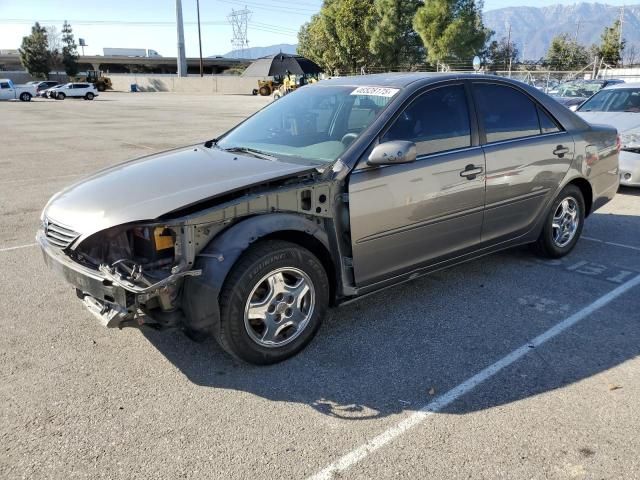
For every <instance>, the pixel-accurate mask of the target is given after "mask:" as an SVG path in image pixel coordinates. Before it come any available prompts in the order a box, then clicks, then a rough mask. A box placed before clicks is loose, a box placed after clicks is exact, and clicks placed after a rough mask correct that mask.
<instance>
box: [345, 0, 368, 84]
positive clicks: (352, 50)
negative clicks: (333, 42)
mask: <svg viewBox="0 0 640 480" xmlns="http://www.w3.org/2000/svg"><path fill="white" fill-rule="evenodd" d="M372 14H373V3H372V2H370V1H362V0H341V1H339V2H337V4H336V10H335V29H336V36H337V38H338V42H339V46H340V48H339V51H338V56H339V57H340V59H341V61H342V62H341V63H342V64H343V66H344V67H347V68H350V69H351V72H357V70H358V68H359V67H366V66H369V65H371V64H372V63H374V62H373V56H372V55H371V50H370V49H369V42H370V40H371V37H370V32H369V30H368V29H367V23H368V22H369V17H371V15H372Z"/></svg>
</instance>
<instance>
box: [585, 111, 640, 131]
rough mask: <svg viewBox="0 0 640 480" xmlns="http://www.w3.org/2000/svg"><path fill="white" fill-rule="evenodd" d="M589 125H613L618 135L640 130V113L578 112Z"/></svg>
mask: <svg viewBox="0 0 640 480" xmlns="http://www.w3.org/2000/svg"><path fill="white" fill-rule="evenodd" d="M576 113H577V114H578V115H580V116H581V117H582V118H584V119H585V120H586V121H587V122H589V123H601V124H605V125H611V126H613V127H615V128H617V129H618V133H625V132H628V131H629V130H637V129H640V113H634V112H580V111H577V112H576Z"/></svg>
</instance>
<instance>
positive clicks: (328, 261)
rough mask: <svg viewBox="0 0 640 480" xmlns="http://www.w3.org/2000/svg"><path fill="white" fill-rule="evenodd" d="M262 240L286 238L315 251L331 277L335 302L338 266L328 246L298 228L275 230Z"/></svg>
mask: <svg viewBox="0 0 640 480" xmlns="http://www.w3.org/2000/svg"><path fill="white" fill-rule="evenodd" d="M260 240H284V241H287V242H291V243H295V244H297V245H300V246H301V247H302V248H306V249H307V250H309V251H310V252H311V253H313V254H314V255H315V256H316V257H317V258H318V260H320V263H322V266H323V267H324V270H325V272H327V278H328V279H329V288H330V292H329V294H330V296H329V298H330V299H331V303H332V304H334V302H335V299H336V283H337V280H336V279H337V276H336V268H335V264H334V263H333V258H332V257H331V253H329V251H328V250H327V248H326V247H325V246H324V245H323V244H322V242H320V240H318V239H317V238H315V237H314V236H312V235H309V234H306V233H304V232H300V231H297V230H283V231H279V232H273V233H270V234H269V235H266V236H264V237H262V238H261V239H260Z"/></svg>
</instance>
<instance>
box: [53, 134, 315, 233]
mask: <svg viewBox="0 0 640 480" xmlns="http://www.w3.org/2000/svg"><path fill="white" fill-rule="evenodd" d="M313 170H315V169H314V168H312V167H309V166H300V165H294V164H291V163H284V162H277V161H268V160H262V159H259V158H254V157H248V156H242V155H238V154H232V153H228V152H225V151H222V150H219V149H215V148H214V149H209V148H206V147H202V146H193V147H186V148H181V149H177V150H172V151H170V152H165V153H160V154H155V155H151V156H148V157H144V158H141V159H138V160H134V161H130V162H126V163H123V164H120V165H116V166H114V167H111V168H108V169H106V170H102V171H100V172H98V173H96V174H94V175H93V176H91V177H89V178H87V179H85V180H83V181H81V182H78V183H76V184H75V185H72V186H70V187H68V188H66V189H64V190H62V191H61V192H59V193H58V194H56V195H54V196H53V197H52V198H51V200H49V203H48V204H47V206H46V207H45V209H44V211H43V217H46V218H47V219H48V220H49V221H52V222H54V223H59V224H61V225H62V226H65V227H67V228H69V229H71V230H73V231H75V232H77V233H79V234H80V235H82V236H83V237H86V236H88V235H91V234H93V233H96V232H98V231H100V230H104V229H105V228H109V227H113V226H116V225H122V224H125V223H130V222H136V221H145V220H153V219H156V218H158V217H160V216H162V215H164V214H167V213H169V212H171V211H173V210H176V209H179V208H182V207H186V206H189V205H192V204H194V203H197V202H199V201H201V200H205V199H210V198H214V197H216V196H219V195H222V194H225V193H230V192H232V191H235V190H239V189H242V188H244V187H248V186H252V185H256V184H260V183H263V182H267V181H270V180H276V179H279V178H285V177H289V176H293V175H296V174H301V173H303V172H310V171H313Z"/></svg>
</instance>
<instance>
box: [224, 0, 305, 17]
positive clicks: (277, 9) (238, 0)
mask: <svg viewBox="0 0 640 480" xmlns="http://www.w3.org/2000/svg"><path fill="white" fill-rule="evenodd" d="M218 1H220V2H223V3H229V4H231V5H241V6H246V5H248V6H250V7H251V8H257V9H258V10H268V11H273V12H278V13H287V14H289V15H300V16H303V17H310V16H311V15H313V14H315V13H317V11H313V10H307V11H305V10H300V9H298V8H287V7H285V6H282V7H281V6H269V7H266V6H264V4H263V3H252V2H245V1H241V0H218Z"/></svg>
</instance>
